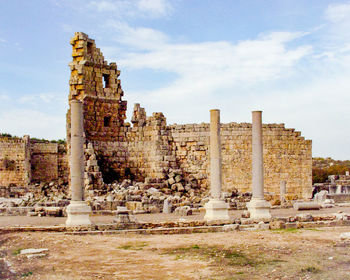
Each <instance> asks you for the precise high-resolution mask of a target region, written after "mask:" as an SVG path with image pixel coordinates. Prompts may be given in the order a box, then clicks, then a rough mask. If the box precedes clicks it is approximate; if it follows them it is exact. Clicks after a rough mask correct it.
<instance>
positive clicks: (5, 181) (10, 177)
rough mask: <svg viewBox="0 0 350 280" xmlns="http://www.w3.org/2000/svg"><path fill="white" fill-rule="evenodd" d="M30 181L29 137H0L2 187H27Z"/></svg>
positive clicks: (0, 182) (0, 176) (0, 183)
mask: <svg viewBox="0 0 350 280" xmlns="http://www.w3.org/2000/svg"><path fill="white" fill-rule="evenodd" d="M30 180H31V170H30V148H29V137H28V136H24V137H23V138H18V137H0V185H1V186H8V185H10V184H16V185H27V184H28V183H29V182H30Z"/></svg>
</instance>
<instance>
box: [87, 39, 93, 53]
mask: <svg viewBox="0 0 350 280" xmlns="http://www.w3.org/2000/svg"><path fill="white" fill-rule="evenodd" d="M92 47H93V44H92V43H91V42H87V53H88V54H90V55H92Z"/></svg>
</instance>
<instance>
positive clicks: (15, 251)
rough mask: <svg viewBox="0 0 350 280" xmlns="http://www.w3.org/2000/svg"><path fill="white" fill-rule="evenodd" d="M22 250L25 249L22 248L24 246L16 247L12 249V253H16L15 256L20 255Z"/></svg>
mask: <svg viewBox="0 0 350 280" xmlns="http://www.w3.org/2000/svg"><path fill="white" fill-rule="evenodd" d="M21 250H23V249H22V248H18V249H16V250H13V251H12V255H14V256H17V255H19V254H20V253H21Z"/></svg>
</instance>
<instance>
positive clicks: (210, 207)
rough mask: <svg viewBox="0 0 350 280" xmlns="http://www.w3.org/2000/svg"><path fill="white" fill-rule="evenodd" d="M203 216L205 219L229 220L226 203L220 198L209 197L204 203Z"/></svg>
mask: <svg viewBox="0 0 350 280" xmlns="http://www.w3.org/2000/svg"><path fill="white" fill-rule="evenodd" d="M204 208H205V216H204V220H206V221H215V220H229V219H230V217H229V215H228V208H229V206H228V204H227V203H226V202H225V201H223V200H220V199H210V200H209V201H208V202H207V203H206V204H205V205H204Z"/></svg>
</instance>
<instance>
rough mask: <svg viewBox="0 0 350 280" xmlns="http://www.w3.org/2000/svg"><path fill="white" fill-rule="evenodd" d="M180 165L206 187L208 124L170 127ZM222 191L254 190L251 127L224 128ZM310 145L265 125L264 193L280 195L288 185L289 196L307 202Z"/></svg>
mask: <svg viewBox="0 0 350 280" xmlns="http://www.w3.org/2000/svg"><path fill="white" fill-rule="evenodd" d="M170 130H171V135H172V138H173V143H174V145H175V146H176V149H175V151H176V152H175V155H176V159H177V162H178V163H179V166H180V168H181V169H182V170H184V171H185V172H186V173H189V174H192V175H194V176H195V177H196V178H199V179H200V181H201V184H206V183H207V181H208V179H209V178H207V177H208V176H207V175H206V174H208V168H209V166H208V165H209V154H208V145H209V124H191V125H173V126H170ZM221 141H222V169H223V170H222V172H223V189H224V190H232V189H233V188H236V189H238V190H240V191H243V192H246V191H250V190H251V180H252V178H251V166H252V163H251V149H252V147H251V141H252V140H251V124H248V123H243V124H239V123H229V124H222V125H221ZM311 145H312V143H311V141H310V140H305V139H304V138H303V137H301V136H300V132H296V131H294V129H286V128H285V127H284V125H283V124H265V125H263V147H264V183H265V191H268V192H271V193H275V194H279V191H280V190H279V188H280V182H281V181H282V180H284V181H287V193H290V194H294V195H298V197H304V198H307V197H309V195H310V191H311V184H312V176H311V174H312V154H311V150H312V149H311Z"/></svg>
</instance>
